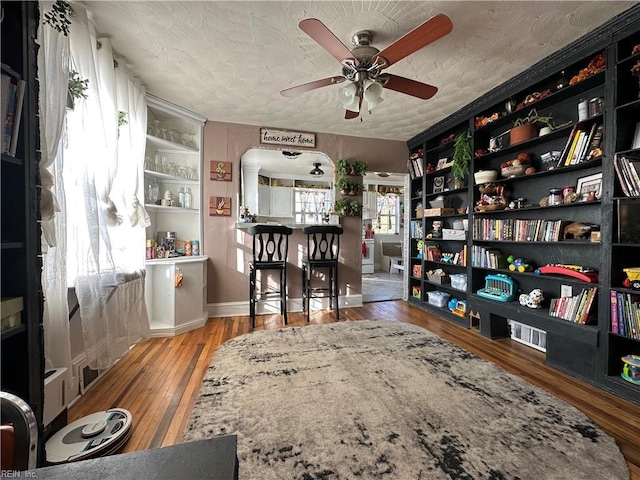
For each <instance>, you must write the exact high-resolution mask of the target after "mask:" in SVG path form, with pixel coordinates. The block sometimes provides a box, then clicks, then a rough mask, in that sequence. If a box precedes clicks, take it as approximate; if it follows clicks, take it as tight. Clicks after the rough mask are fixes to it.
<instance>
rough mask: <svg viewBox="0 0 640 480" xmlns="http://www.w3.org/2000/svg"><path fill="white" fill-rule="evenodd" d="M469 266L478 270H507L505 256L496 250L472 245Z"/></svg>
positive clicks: (507, 264)
mask: <svg viewBox="0 0 640 480" xmlns="http://www.w3.org/2000/svg"><path fill="white" fill-rule="evenodd" d="M471 265H472V266H474V267H478V268H495V269H500V268H507V267H508V266H509V262H507V256H506V255H505V254H504V253H502V252H501V251H500V250H499V249H497V248H489V247H482V246H480V245H473V246H472V247H471Z"/></svg>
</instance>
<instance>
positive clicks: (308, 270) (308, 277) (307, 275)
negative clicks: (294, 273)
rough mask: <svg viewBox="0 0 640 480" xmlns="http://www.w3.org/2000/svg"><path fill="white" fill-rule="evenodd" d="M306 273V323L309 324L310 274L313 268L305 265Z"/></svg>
mask: <svg viewBox="0 0 640 480" xmlns="http://www.w3.org/2000/svg"><path fill="white" fill-rule="evenodd" d="M306 270H307V272H306V275H305V281H306V287H305V288H306V289H307V295H306V298H307V323H309V322H311V292H312V290H311V273H312V272H313V267H312V266H311V265H307V268H306Z"/></svg>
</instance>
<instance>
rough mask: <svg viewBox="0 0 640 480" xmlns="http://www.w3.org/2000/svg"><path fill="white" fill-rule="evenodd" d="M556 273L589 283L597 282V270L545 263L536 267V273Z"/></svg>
mask: <svg viewBox="0 0 640 480" xmlns="http://www.w3.org/2000/svg"><path fill="white" fill-rule="evenodd" d="M550 273H551V274H553V273H555V274H557V275H566V276H568V277H574V278H577V279H578V280H582V281H583V282H589V283H597V282H598V272H594V271H587V270H579V269H578V268H571V267H566V266H562V265H547V266H545V267H539V268H537V269H536V271H535V274H536V275H544V274H550Z"/></svg>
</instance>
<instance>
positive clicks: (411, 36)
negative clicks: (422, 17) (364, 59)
mask: <svg viewBox="0 0 640 480" xmlns="http://www.w3.org/2000/svg"><path fill="white" fill-rule="evenodd" d="M451 30H453V24H452V23H451V20H449V17H447V16H446V15H442V14H440V15H436V16H435V17H433V18H431V19H429V20H427V21H426V22H424V23H423V24H422V25H420V26H418V27H416V28H414V29H413V30H411V31H410V32H409V33H407V34H406V35H404V36H403V37H400V38H399V39H398V40H396V41H395V42H393V43H392V44H391V45H389V46H388V47H387V48H385V49H384V50H382V51H381V52H380V53H378V55H376V56H375V57H374V58H373V59H372V63H375V60H376V59H377V58H378V57H382V58H384V59H385V60H386V64H387V65H386V66H387V67H388V66H389V65H393V64H394V63H396V62H397V61H398V60H402V59H403V58H404V57H406V56H408V55H411V54H412V53H413V52H417V51H418V50H420V49H421V48H423V47H426V46H427V45H429V44H430V43H432V42H435V41H436V40H438V39H439V38H442V37H444V36H445V35H446V34H448V33H449V32H451ZM385 68H386V67H385Z"/></svg>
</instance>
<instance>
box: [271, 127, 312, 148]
mask: <svg viewBox="0 0 640 480" xmlns="http://www.w3.org/2000/svg"><path fill="white" fill-rule="evenodd" d="M260 143H270V144H272V145H290V146H295V147H312V148H314V147H315V146H316V134H315V133H305V132H288V131H285V130H273V129H271V128H261V129H260Z"/></svg>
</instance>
